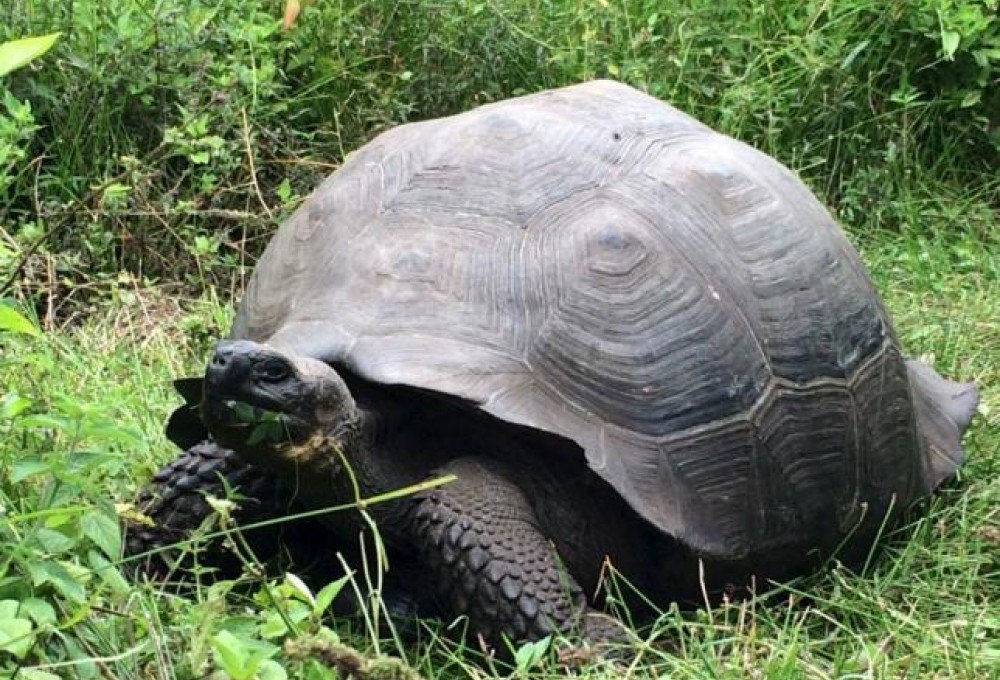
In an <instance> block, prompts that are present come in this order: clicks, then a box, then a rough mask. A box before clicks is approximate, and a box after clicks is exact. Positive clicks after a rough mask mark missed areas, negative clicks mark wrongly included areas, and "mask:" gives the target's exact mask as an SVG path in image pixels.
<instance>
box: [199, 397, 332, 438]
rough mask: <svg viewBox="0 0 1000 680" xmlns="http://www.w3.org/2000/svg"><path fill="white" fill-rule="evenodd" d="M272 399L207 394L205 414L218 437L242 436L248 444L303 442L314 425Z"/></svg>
mask: <svg viewBox="0 0 1000 680" xmlns="http://www.w3.org/2000/svg"><path fill="white" fill-rule="evenodd" d="M268 402H270V400H257V399H254V400H253V401H251V400H249V399H247V398H246V397H244V396H239V397H236V396H230V395H206V396H205V399H204V401H203V402H202V415H203V417H204V419H205V422H206V424H208V426H209V429H210V430H211V431H212V433H213V435H214V436H216V438H218V439H225V440H231V439H233V438H238V439H240V440H242V441H244V442H245V443H246V444H250V445H253V444H270V445H277V446H280V445H283V444H301V443H302V442H304V441H306V440H307V439H309V437H310V436H312V434H313V430H314V429H315V428H314V427H312V426H310V424H309V423H308V422H306V421H305V420H304V419H302V418H300V417H299V416H297V415H295V414H292V413H289V412H287V411H285V410H283V409H281V408H280V407H277V404H276V403H274V402H271V403H268Z"/></svg>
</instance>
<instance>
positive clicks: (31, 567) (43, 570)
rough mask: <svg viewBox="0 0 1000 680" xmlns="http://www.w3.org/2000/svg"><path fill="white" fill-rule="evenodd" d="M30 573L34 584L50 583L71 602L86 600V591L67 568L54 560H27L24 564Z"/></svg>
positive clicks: (79, 602) (80, 602)
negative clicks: (40, 561) (39, 561)
mask: <svg viewBox="0 0 1000 680" xmlns="http://www.w3.org/2000/svg"><path fill="white" fill-rule="evenodd" d="M25 567H26V568H27V570H28V571H29V572H30V573H31V580H32V581H33V582H34V584H35V585H36V586H38V585H42V584H44V583H48V584H51V585H52V587H53V588H55V589H56V592H58V593H59V594H60V595H62V596H63V597H65V598H66V599H67V600H70V601H71V602H76V603H78V604H82V603H84V602H86V601H87V592H86V591H85V590H84V589H83V586H82V585H80V583H79V582H78V581H77V579H76V578H75V577H74V576H73V574H71V573H70V571H69V569H67V568H66V567H64V566H63V565H62V564H60V563H58V562H55V561H51V560H50V561H48V562H42V563H38V562H29V563H26V564H25Z"/></svg>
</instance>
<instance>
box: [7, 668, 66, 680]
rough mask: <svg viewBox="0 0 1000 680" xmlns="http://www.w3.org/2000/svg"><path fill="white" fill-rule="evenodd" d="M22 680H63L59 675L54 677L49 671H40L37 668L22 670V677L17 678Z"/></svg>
mask: <svg viewBox="0 0 1000 680" xmlns="http://www.w3.org/2000/svg"><path fill="white" fill-rule="evenodd" d="M17 677H18V678H20V680H62V678H60V677H59V676H58V675H53V674H52V673H49V672H48V671H43V670H39V669H37V668H22V669H21V673H20V675H18V676H17Z"/></svg>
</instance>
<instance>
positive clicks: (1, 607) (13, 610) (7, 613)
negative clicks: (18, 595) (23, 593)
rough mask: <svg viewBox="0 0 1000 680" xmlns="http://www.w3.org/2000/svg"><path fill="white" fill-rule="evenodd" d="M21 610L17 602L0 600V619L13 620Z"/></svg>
mask: <svg viewBox="0 0 1000 680" xmlns="http://www.w3.org/2000/svg"><path fill="white" fill-rule="evenodd" d="M20 609H21V603H20V602H18V601H17V600H0V619H15V618H17V613H18V611H20Z"/></svg>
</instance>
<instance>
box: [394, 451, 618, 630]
mask: <svg viewBox="0 0 1000 680" xmlns="http://www.w3.org/2000/svg"><path fill="white" fill-rule="evenodd" d="M437 472H439V473H441V474H454V475H455V476H456V477H457V480H456V481H455V482H453V483H451V484H447V485H444V486H442V487H439V488H436V489H433V490H430V491H426V492H422V493H420V494H418V495H416V496H415V497H414V498H413V502H414V505H413V506H412V509H411V511H410V512H409V513H408V517H409V521H411V522H412V527H410V528H411V529H412V535H413V537H414V539H415V540H416V547H417V550H418V552H419V554H420V557H421V559H422V561H423V562H424V564H425V565H426V566H427V569H428V572H429V574H428V576H429V577H430V578H431V579H432V580H433V586H434V589H435V590H436V593H437V597H438V599H439V602H440V605H441V608H442V609H443V610H444V611H445V612H447V613H449V614H451V615H453V616H461V615H465V616H467V617H468V619H469V632H470V633H471V634H472V635H481V636H482V637H483V638H484V639H486V640H487V641H488V642H490V643H492V644H494V645H496V646H497V647H500V648H501V649H502V644H503V640H504V638H505V637H506V638H508V639H510V640H511V641H514V642H522V641H529V640H537V639H539V638H542V637H545V636H546V635H549V634H552V633H567V632H570V631H573V630H576V631H578V632H579V633H581V634H582V635H583V637H584V638H585V639H586V640H587V641H588V642H591V643H605V642H621V641H624V640H625V639H626V636H625V631H624V628H623V627H622V626H621V625H620V624H618V623H617V622H614V621H613V620H610V619H609V617H607V616H605V615H603V614H600V613H598V612H596V611H595V610H593V609H590V608H589V607H588V605H587V599H586V597H585V595H584V593H583V590H582V589H581V588H580V585H579V584H578V583H577V581H576V580H575V579H574V578H573V577H572V576H570V575H569V574H567V573H566V572H565V570H563V569H561V568H560V563H559V556H558V554H557V553H556V550H555V548H554V547H553V545H552V543H551V542H550V541H549V540H548V539H547V538H546V537H545V536H544V535H543V534H542V533H541V531H540V530H539V528H538V522H537V519H536V517H535V513H534V510H533V509H532V507H531V505H530V504H529V502H528V500H527V498H526V497H525V495H524V493H523V492H522V490H521V489H520V488H518V487H517V485H515V484H514V483H513V482H511V481H510V480H509V479H507V478H506V477H505V476H504V474H503V471H502V469H501V468H500V467H499V466H498V465H496V463H494V462H493V461H491V460H489V459H479V458H463V459H459V460H456V461H454V462H452V463H450V464H448V465H447V466H445V467H444V468H442V469H440V470H438V471H437Z"/></svg>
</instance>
